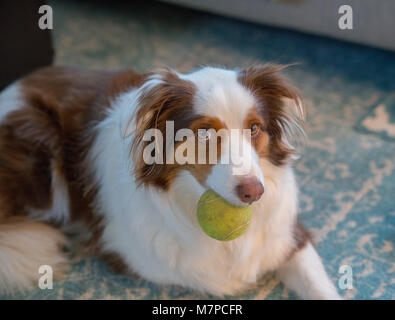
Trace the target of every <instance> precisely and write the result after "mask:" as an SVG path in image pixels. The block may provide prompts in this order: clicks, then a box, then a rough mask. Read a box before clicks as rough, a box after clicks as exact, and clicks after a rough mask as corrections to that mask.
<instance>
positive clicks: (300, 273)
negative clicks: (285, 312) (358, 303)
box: [277, 241, 341, 300]
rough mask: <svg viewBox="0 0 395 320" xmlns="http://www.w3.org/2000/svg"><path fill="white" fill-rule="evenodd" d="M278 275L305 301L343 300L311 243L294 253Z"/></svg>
mask: <svg viewBox="0 0 395 320" xmlns="http://www.w3.org/2000/svg"><path fill="white" fill-rule="evenodd" d="M277 274H278V276H279V278H280V280H281V281H282V282H283V283H284V284H285V286H286V287H288V288H289V289H291V290H293V291H295V292H296V293H297V294H298V295H299V297H301V298H303V299H328V300H337V299H341V296H340V295H339V294H338V293H337V290H336V288H335V286H334V285H333V283H332V282H331V280H330V279H329V277H328V275H327V273H326V271H325V269H324V266H323V264H322V262H321V258H320V257H319V255H318V253H317V251H316V250H315V249H314V247H313V245H312V244H311V242H310V241H309V242H307V243H306V245H305V246H303V247H302V248H300V249H299V250H298V251H296V252H295V253H293V255H292V256H291V257H290V258H289V259H288V260H287V261H286V262H285V264H284V265H283V266H282V267H281V268H280V269H279V270H278V272H277Z"/></svg>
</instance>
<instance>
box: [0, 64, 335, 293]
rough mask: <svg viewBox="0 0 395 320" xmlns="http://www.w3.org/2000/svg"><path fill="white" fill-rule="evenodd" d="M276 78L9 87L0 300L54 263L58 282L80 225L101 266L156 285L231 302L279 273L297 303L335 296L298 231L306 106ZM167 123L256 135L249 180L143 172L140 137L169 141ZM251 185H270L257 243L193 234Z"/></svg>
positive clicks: (121, 77) (191, 168)
mask: <svg viewBox="0 0 395 320" xmlns="http://www.w3.org/2000/svg"><path fill="white" fill-rule="evenodd" d="M281 69H282V67H280V66H275V65H265V66H257V67H252V68H249V69H245V70H238V71H233V70H226V69H220V68H210V67H205V68H202V69H200V70H198V71H195V72H192V73H190V74H179V73H177V72H175V71H171V70H161V71H159V72H156V73H149V74H138V73H136V72H134V71H132V70H123V71H111V72H110V71H103V72H102V71H86V70H81V69H77V68H65V67H49V68H45V69H42V70H39V71H36V72H34V73H32V74H30V75H28V76H27V77H25V78H23V79H21V80H19V81H17V82H16V83H14V84H12V85H11V86H9V87H8V88H6V89H5V90H4V91H3V92H2V93H1V94H0V293H3V294H4V293H5V294H11V293H13V292H14V291H15V290H16V289H24V288H27V287H29V286H30V285H31V284H34V283H37V278H38V276H39V274H38V268H39V266H40V265H51V266H52V267H53V268H54V272H55V275H56V273H57V270H61V269H62V266H63V265H64V264H65V262H66V259H65V258H64V256H63V253H62V246H63V245H64V243H65V240H64V236H63V233H62V231H61V230H62V228H63V227H65V226H66V227H67V226H68V225H74V224H76V223H78V224H79V225H83V226H84V227H85V228H86V230H87V232H89V233H87V234H88V235H89V241H88V243H87V244H86V245H87V247H88V248H89V249H90V251H91V252H92V253H93V254H95V255H98V256H101V257H103V258H104V259H106V260H107V261H108V262H109V263H110V264H112V265H113V266H114V267H116V269H117V270H120V271H122V272H126V273H131V272H133V273H136V274H138V275H139V276H141V277H143V278H145V279H148V280H150V281H153V282H156V283H161V284H175V285H181V286H185V287H189V288H192V289H196V290H198V291H204V292H209V293H212V294H215V295H224V294H234V293H236V292H238V291H240V290H242V289H244V288H246V287H248V285H249V284H253V283H254V282H256V281H257V279H258V278H259V277H260V276H262V275H263V274H264V273H266V272H269V271H276V272H277V274H278V276H279V277H280V279H281V280H282V281H283V282H284V283H285V285H286V286H288V287H289V288H290V289H292V290H295V291H296V292H297V294H298V295H299V296H300V297H302V298H307V299H337V298H339V295H338V294H337V291H336V289H335V287H334V286H333V284H332V283H331V281H330V280H329V278H328V276H327V274H326V272H325V270H324V267H323V265H322V263H321V260H320V258H319V256H318V254H317V253H316V251H315V249H314V248H313V246H312V244H311V242H310V239H309V237H308V233H307V232H306V231H305V230H304V229H303V227H302V226H301V225H300V224H299V223H298V221H297V212H298V191H297V185H296V181H295V177H294V173H293V169H292V158H293V157H294V155H295V152H294V149H293V147H292V145H291V142H292V140H293V138H294V135H296V134H297V133H298V132H299V133H300V132H301V128H300V123H301V121H302V120H303V117H304V108H303V105H302V100H301V98H300V97H299V95H298V93H297V91H296V90H295V89H294V88H293V87H292V86H291V85H290V84H289V83H288V81H287V80H285V79H284V78H282V77H281V76H280V75H279V74H278V72H279V71H280V70H281ZM167 120H173V121H174V123H175V130H176V131H177V129H179V128H191V129H193V130H194V132H195V131H196V129H198V128H214V129H216V130H218V129H221V128H222V129H243V128H247V129H248V128H250V127H251V125H252V124H256V125H257V126H256V127H255V128H258V133H257V134H256V135H255V136H254V137H253V138H252V140H251V144H252V147H253V152H252V153H250V154H249V155H246V157H250V158H249V160H251V161H252V166H251V167H250V169H249V172H248V173H247V174H246V175H245V176H235V175H232V170H231V169H232V164H227V165H225V164H221V163H220V164H217V165H210V164H206V165H190V164H184V165H181V164H177V163H175V164H152V165H148V164H145V163H144V161H143V159H142V156H141V153H142V148H143V147H144V146H145V144H146V143H145V142H143V141H142V135H143V134H144V132H145V130H147V129H150V128H158V129H159V130H161V131H164V128H165V122H166V121H167ZM196 139H197V140H198V137H196ZM198 143H202V142H201V141H198ZM203 143H204V142H203ZM176 148H177V144H176ZM230 148H232V146H230ZM219 156H221V152H219ZM248 179H254V181H255V182H257V183H259V185H261V186H262V187H263V186H264V194H263V195H262V196H261V195H260V194H259V195H258V196H257V197H256V199H255V198H254V200H257V201H254V202H253V203H252V207H253V216H252V222H251V224H250V227H249V229H248V231H247V232H246V233H245V234H243V235H242V236H240V237H239V238H237V239H235V240H233V241H228V242H221V241H217V240H214V239H212V238H209V237H208V236H207V235H205V234H204V233H203V232H202V230H201V229H200V227H199V226H198V222H197V217H196V206H197V203H198V200H199V198H200V196H201V195H202V194H203V192H205V191H206V190H207V189H213V190H214V191H215V192H217V193H218V194H220V195H221V196H222V197H224V198H225V199H227V200H228V201H229V202H231V203H233V204H235V205H245V204H246V203H245V202H246V201H245V199H244V198H242V197H241V195H240V193H239V192H238V191H237V190H238V187H239V186H240V185H243V183H245V181H248ZM262 191H263V189H262ZM247 202H248V201H247Z"/></svg>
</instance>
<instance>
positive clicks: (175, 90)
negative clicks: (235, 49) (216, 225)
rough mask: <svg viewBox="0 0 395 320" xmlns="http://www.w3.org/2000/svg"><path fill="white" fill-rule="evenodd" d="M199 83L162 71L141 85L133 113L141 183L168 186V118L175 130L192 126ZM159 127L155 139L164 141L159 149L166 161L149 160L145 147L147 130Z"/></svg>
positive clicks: (133, 143) (133, 147)
mask: <svg viewBox="0 0 395 320" xmlns="http://www.w3.org/2000/svg"><path fill="white" fill-rule="evenodd" d="M194 93H195V86H194V85H193V83H192V82H190V81H187V80H183V79H181V78H180V77H179V76H178V75H177V74H176V73H175V72H173V71H171V70H161V71H159V72H158V73H155V74H152V75H151V76H150V77H149V78H148V79H147V81H146V83H145V84H144V85H143V86H142V87H141V89H140V94H139V97H138V102H137V104H138V109H137V110H136V113H135V114H134V115H133V122H132V123H131V124H130V125H132V127H133V130H132V133H133V134H134V137H133V142H132V148H131V153H132V154H133V156H134V160H135V174H136V179H137V181H138V182H139V183H140V184H149V183H154V184H156V185H161V186H162V187H166V181H168V179H170V177H166V175H171V173H170V172H168V169H169V168H170V166H166V165H165V162H166V152H167V151H169V150H167V146H168V145H169V143H168V142H169V141H167V140H166V138H167V136H166V121H172V122H173V124H174V132H177V130H178V129H181V128H188V126H189V124H190V123H191V122H192V120H193V119H194V113H193V98H194ZM150 129H155V132H157V133H158V135H161V137H159V138H158V137H157V138H158V139H156V138H155V141H156V142H162V146H157V148H156V149H155V152H158V151H159V152H161V153H162V154H161V157H160V158H161V159H163V163H151V164H147V163H145V161H144V159H143V150H144V148H145V147H146V146H147V145H148V144H149V143H150V142H149V141H144V139H143V137H144V134H145V132H147V130H150Z"/></svg>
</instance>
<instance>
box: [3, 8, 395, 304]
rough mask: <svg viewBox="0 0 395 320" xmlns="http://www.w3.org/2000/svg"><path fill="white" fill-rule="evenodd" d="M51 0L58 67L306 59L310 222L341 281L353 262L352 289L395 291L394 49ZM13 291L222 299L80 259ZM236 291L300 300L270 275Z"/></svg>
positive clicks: (298, 70) (371, 294)
mask: <svg viewBox="0 0 395 320" xmlns="http://www.w3.org/2000/svg"><path fill="white" fill-rule="evenodd" d="M50 4H51V5H52V6H53V9H54V32H53V37H54V41H55V47H56V51H57V57H56V63H57V64H66V65H78V66H85V67H91V68H119V67H125V66H133V67H134V68H136V69H137V70H140V71H147V70H151V69H152V68H155V67H162V66H171V67H173V68H176V69H178V70H180V71H188V70H191V69H193V68H196V67H198V66H199V65H220V66H225V67H242V66H247V65H250V64H253V63H262V62H265V61H275V62H278V63H292V62H298V63H299V65H298V66H295V67H292V68H290V69H289V70H288V71H287V74H288V76H289V77H290V78H291V79H292V80H293V81H294V83H295V84H296V85H297V86H298V87H299V88H300V89H301V91H302V92H303V95H304V96H305V98H306V103H307V111H308V121H307V133H308V135H309V137H310V138H309V140H308V141H307V146H306V148H305V152H304V156H303V157H302V158H301V159H300V160H299V161H298V162H297V163H296V165H295V167H296V172H297V177H298V181H299V185H300V190H301V219H302V221H303V222H304V224H305V225H306V226H307V227H308V229H309V230H310V231H311V232H312V233H313V236H314V241H315V243H316V246H317V249H318V251H319V253H320V255H321V256H322V258H323V260H324V264H325V266H326V269H327V271H328V273H329V275H330V277H331V278H332V280H333V281H334V283H337V281H338V279H339V277H340V276H341V274H340V273H339V272H338V271H339V267H340V266H341V265H350V266H351V267H352V269H353V279H354V283H353V289H351V290H339V292H340V293H341V294H342V295H343V296H345V297H346V298H351V299H395V254H394V240H395V200H394V196H393V194H394V189H395V161H394V160H395V144H394V143H393V138H394V135H393V131H392V130H393V126H394V112H393V110H392V111H389V108H390V107H391V106H392V108H393V106H394V105H395V104H394V102H395V95H394V92H395V84H394V80H393V75H394V74H395V55H394V53H391V52H386V51H381V50H376V49H373V48H368V47H363V46H358V45H352V44H348V43H342V42H338V41H334V40H329V39H325V38H320V37H315V36H309V35H304V34H301V33H294V32H290V31H285V30H281V29H274V28H270V27H265V26H259V25H255V24H250V23H246V22H239V21H236V20H232V19H227V18H220V17H217V16H214V15H209V14H202V13H197V12H194V11H189V10H184V9H178V8H175V7H168V6H165V5H162V4H158V3H151V4H148V5H143V4H139V5H137V4H133V6H128V5H127V4H121V3H117V2H115V3H112V4H111V5H105V4H102V5H99V4H95V3H94V2H90V1H87V2H86V1H84V2H78V1H56V2H55V1H50ZM383 115H384V118H385V119H384V120H385V121H384V122H385V124H384V126H382V128H384V129H381V127H380V125H377V123H380V121H379V120H380V119H378V118H380V117H381V122H382V121H383ZM369 119H370V120H369ZM375 119H376V120H375ZM372 123H373V124H372ZM371 133H373V134H371ZM2 298H9V297H2ZM16 298H24V299H187V298H189V299H202V298H216V297H212V296H210V295H201V294H196V293H194V292H192V291H190V290H187V289H183V288H180V287H176V286H159V285H155V284H153V283H150V282H147V281H144V280H136V279H130V278H126V277H123V276H120V275H117V274H114V273H113V272H112V271H111V270H110V269H109V268H108V267H107V266H106V265H105V264H104V263H102V262H101V261H98V260H96V259H78V258H76V259H75V260H74V261H73V263H72V269H71V271H70V272H68V273H67V275H66V277H65V278H64V279H62V280H60V281H58V282H55V284H54V289H53V290H40V289H34V290H32V291H29V292H26V293H24V294H20V295H18V296H17V297H16ZM228 298H231V299H293V298H296V297H295V295H294V294H292V293H290V292H289V291H288V290H287V289H285V288H284V287H283V286H282V285H281V284H280V283H279V282H278V281H277V280H276V279H275V278H274V277H273V275H271V274H269V275H267V276H265V277H263V278H262V279H260V280H259V282H258V283H257V285H256V286H254V287H252V288H250V289H248V290H247V291H246V292H243V293H241V294H240V295H237V296H232V297H228Z"/></svg>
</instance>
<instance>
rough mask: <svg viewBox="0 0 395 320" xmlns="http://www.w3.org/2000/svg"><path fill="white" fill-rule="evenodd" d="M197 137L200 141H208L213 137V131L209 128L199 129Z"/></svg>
mask: <svg viewBox="0 0 395 320" xmlns="http://www.w3.org/2000/svg"><path fill="white" fill-rule="evenodd" d="M197 137H198V139H199V141H202V142H204V141H208V140H210V138H211V132H210V131H209V130H208V129H198V132H197Z"/></svg>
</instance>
